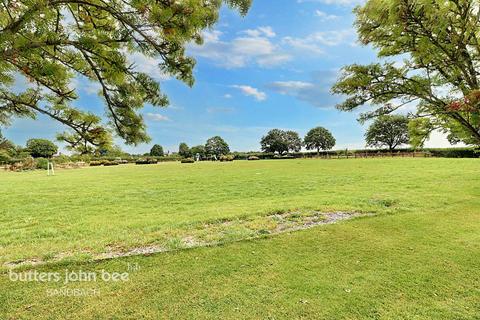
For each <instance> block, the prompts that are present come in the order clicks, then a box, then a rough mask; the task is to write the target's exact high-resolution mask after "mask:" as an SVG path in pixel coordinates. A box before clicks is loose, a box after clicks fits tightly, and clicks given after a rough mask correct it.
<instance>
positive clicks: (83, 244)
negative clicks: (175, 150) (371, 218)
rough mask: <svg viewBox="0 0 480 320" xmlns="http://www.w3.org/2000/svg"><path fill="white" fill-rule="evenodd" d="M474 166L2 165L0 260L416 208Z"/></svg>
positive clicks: (457, 188)
mask: <svg viewBox="0 0 480 320" xmlns="http://www.w3.org/2000/svg"><path fill="white" fill-rule="evenodd" d="M479 167H480V163H479V162H478V161H476V160H446V159H371V160H368V159H367V160H330V161H329V160H283V161H279V160H276V161H257V162H246V161H237V162H234V163H211V162H206V163H198V164H193V165H192V164H179V163H164V164H159V165H152V166H135V165H127V166H119V167H91V168H84V169H78V170H63V171H58V172H57V175H56V176H54V177H48V176H46V173H45V172H44V171H36V172H25V173H7V172H0V204H1V206H0V257H1V258H0V264H3V263H4V262H6V261H14V260H19V259H25V258H32V257H37V258H42V257H43V258H44V257H47V258H48V257H52V256H54V255H55V254H57V253H75V252H80V251H82V252H84V251H89V252H93V253H98V252H103V251H104V250H105V248H106V247H107V246H111V247H122V248H128V247H136V246H141V245H144V244H149V243H155V242H156V241H163V236H164V234H165V232H168V231H170V230H172V229H173V230H174V229H176V228H189V227H190V226H191V227H195V226H196V225H198V224H200V223H204V222H206V221H213V220H215V219H232V218H238V217H248V216H252V215H266V214H270V213H273V212H276V211H291V210H298V209H303V210H307V209H311V210H319V211H326V212H328V211H336V210H343V211H360V212H374V213H385V212H395V211H412V210H413V211H416V212H422V211H424V210H431V209H433V208H441V207H443V206H445V205H447V206H448V205H452V203H455V202H461V201H465V200H466V199H469V198H471V197H474V196H475V195H476V190H477V188H478V184H477V183H476V182H477V177H478V169H479ZM459 197H460V198H459Z"/></svg>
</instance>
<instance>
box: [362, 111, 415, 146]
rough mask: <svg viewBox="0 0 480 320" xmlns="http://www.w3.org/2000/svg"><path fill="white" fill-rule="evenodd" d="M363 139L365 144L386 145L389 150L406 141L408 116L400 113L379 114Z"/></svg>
mask: <svg viewBox="0 0 480 320" xmlns="http://www.w3.org/2000/svg"><path fill="white" fill-rule="evenodd" d="M365 140H366V142H367V146H370V147H384V146H386V147H388V149H389V150H390V151H392V150H394V149H395V148H396V147H398V146H400V145H402V144H406V143H408V141H409V139H408V118H407V117H405V116H401V115H382V116H379V117H378V118H376V119H375V121H374V122H373V123H372V125H371V126H370V127H369V128H368V130H367V132H366V133H365Z"/></svg>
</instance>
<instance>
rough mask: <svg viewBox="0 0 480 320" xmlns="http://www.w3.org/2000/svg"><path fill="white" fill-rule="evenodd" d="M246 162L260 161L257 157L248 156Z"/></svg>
mask: <svg viewBox="0 0 480 320" xmlns="http://www.w3.org/2000/svg"><path fill="white" fill-rule="evenodd" d="M247 160H260V158H259V157H257V156H250V157H248V158H247Z"/></svg>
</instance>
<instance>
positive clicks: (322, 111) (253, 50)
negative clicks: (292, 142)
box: [4, 0, 446, 153]
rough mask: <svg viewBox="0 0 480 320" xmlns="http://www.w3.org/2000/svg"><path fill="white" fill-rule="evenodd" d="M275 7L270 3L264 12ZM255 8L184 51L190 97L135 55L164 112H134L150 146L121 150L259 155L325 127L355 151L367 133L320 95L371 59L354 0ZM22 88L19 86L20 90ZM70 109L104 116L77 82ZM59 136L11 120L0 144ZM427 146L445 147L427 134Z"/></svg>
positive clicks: (286, 1)
mask: <svg viewBox="0 0 480 320" xmlns="http://www.w3.org/2000/svg"><path fill="white" fill-rule="evenodd" d="M273 3H274V4H273ZM273 3H272V1H266V0H254V1H253V6H252V8H251V10H250V12H249V14H248V15H247V16H246V17H241V16H240V15H239V14H238V13H237V12H235V11H231V10H229V9H227V8H224V9H223V10H222V12H221V18H220V20H219V22H218V24H217V25H216V27H215V28H214V29H212V30H207V31H206V32H205V34H204V36H205V42H204V44H203V45H202V46H195V45H191V46H189V48H188V52H189V54H190V55H192V56H193V57H195V58H196V59H197V66H196V69H195V78H196V83H195V85H194V87H193V88H189V87H188V86H186V85H185V84H183V83H181V82H179V81H177V80H175V79H171V78H168V77H166V76H164V75H162V74H161V73H160V71H159V70H158V69H157V67H156V64H157V62H156V61H155V60H153V59H146V58H144V57H141V56H138V55H137V56H134V57H132V58H131V59H132V60H133V61H134V62H135V63H136V64H137V65H138V67H139V69H140V70H142V71H145V72H148V73H150V74H152V75H153V76H154V77H155V78H156V79H158V80H159V81H160V82H161V87H162V89H163V91H164V92H165V93H166V94H167V95H168V96H169V99H170V102H171V106H170V107H168V108H166V109H163V108H152V107H150V106H146V107H145V109H144V110H143V111H142V112H143V113H144V117H145V119H146V122H147V125H148V133H149V135H150V136H151V137H152V142H151V143H150V144H143V145H139V146H136V147H133V146H124V145H123V144H122V143H121V142H119V141H117V142H118V144H119V145H120V146H122V148H124V149H125V150H127V151H129V152H134V153H144V152H147V151H148V150H149V149H150V147H151V146H152V145H153V144H154V143H158V144H161V145H163V146H164V149H165V150H170V151H176V150H177V148H178V144H179V143H180V142H186V143H187V144H188V145H190V146H192V145H198V144H203V143H204V142H205V141H206V140H207V139H208V138H209V137H211V136H215V135H220V136H222V137H223V138H224V139H225V140H226V141H227V142H228V143H229V144H230V147H231V149H232V150H238V151H250V150H259V149H260V144H259V141H260V139H261V137H262V136H263V135H264V134H265V133H266V132H267V131H268V130H270V129H273V128H281V129H291V130H295V131H297V132H299V133H300V135H301V136H303V135H304V134H305V133H306V132H307V131H308V130H309V129H310V128H313V127H316V126H319V125H320V126H324V127H326V128H328V129H329V130H330V131H332V133H333V134H334V136H335V137H336V139H337V145H336V147H335V148H336V149H337V148H338V149H340V148H347V147H348V148H363V147H364V142H363V134H364V131H365V127H366V126H362V125H360V124H359V123H358V122H357V121H356V118H357V117H358V112H356V113H345V112H340V111H337V110H336V109H335V108H334V106H335V103H336V102H338V101H340V99H341V98H340V97H334V96H332V95H331V94H330V93H329V90H330V86H331V85H332V83H333V82H334V81H335V79H336V77H337V76H338V72H339V69H340V68H341V67H342V66H344V65H347V64H351V63H362V64H365V63H370V62H373V61H375V60H376V56H375V52H374V51H373V50H372V49H371V48H368V47H362V46H360V45H359V44H358V43H357V41H356V34H355V30H354V28H353V25H352V24H353V21H354V16H353V14H352V13H351V12H352V9H353V7H354V6H355V5H357V4H358V3H361V1H360V2H359V1H355V0H276V1H275V2H273ZM20 85H21V84H20ZM75 87H76V88H77V90H78V93H79V95H80V99H79V100H78V101H76V102H75V104H76V105H78V106H82V107H86V108H88V109H89V110H93V111H94V112H96V113H97V114H100V115H101V114H103V113H104V109H103V103H102V101H101V100H100V99H99V98H98V96H97V90H98V88H97V86H96V85H95V84H93V83H89V82H88V81H86V80H83V79H79V80H78V81H77V83H75ZM62 130H63V128H62V126H60V125H59V124H57V123H55V122H54V121H52V120H50V119H48V118H45V117H39V118H38V120H37V121H33V120H26V119H18V120H15V121H14V122H13V124H12V126H10V127H9V128H7V129H4V135H5V136H6V137H8V138H10V139H12V140H14V141H15V142H16V143H18V144H24V143H25V141H26V140H27V139H29V138H32V137H37V138H40V137H41V138H49V139H54V137H55V133H56V132H59V131H62ZM427 145H428V146H438V147H440V146H446V143H445V141H444V139H442V137H441V136H439V135H434V136H433V137H432V139H431V141H430V143H427Z"/></svg>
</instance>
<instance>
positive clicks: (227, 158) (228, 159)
mask: <svg viewBox="0 0 480 320" xmlns="http://www.w3.org/2000/svg"><path fill="white" fill-rule="evenodd" d="M233 159H235V156H231V155H228V156H224V155H221V156H220V161H222V162H225V161H233Z"/></svg>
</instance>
